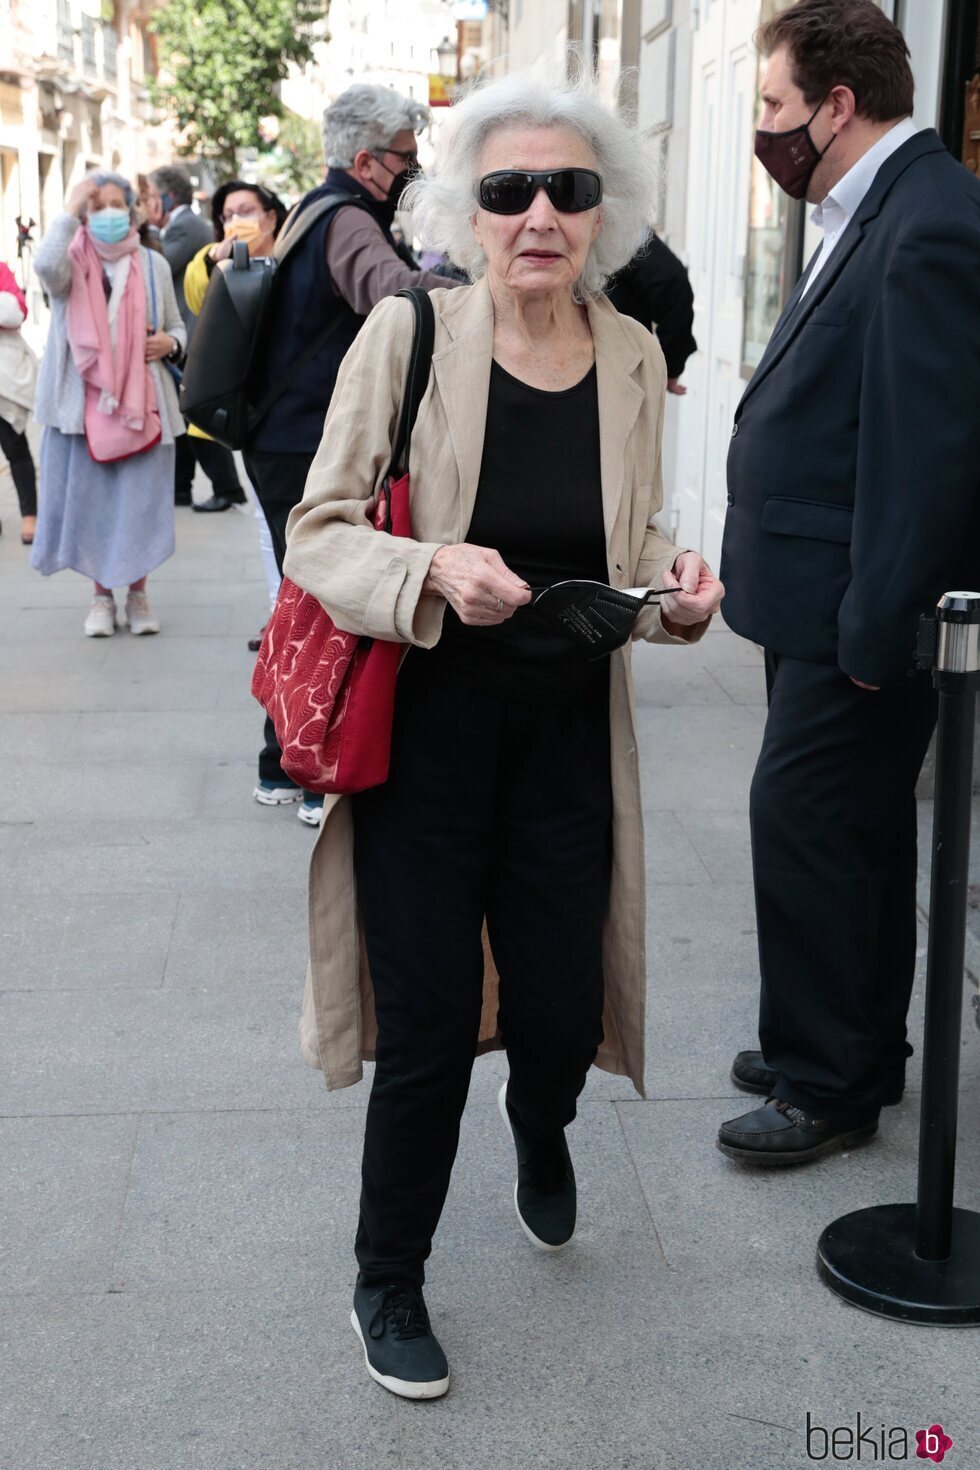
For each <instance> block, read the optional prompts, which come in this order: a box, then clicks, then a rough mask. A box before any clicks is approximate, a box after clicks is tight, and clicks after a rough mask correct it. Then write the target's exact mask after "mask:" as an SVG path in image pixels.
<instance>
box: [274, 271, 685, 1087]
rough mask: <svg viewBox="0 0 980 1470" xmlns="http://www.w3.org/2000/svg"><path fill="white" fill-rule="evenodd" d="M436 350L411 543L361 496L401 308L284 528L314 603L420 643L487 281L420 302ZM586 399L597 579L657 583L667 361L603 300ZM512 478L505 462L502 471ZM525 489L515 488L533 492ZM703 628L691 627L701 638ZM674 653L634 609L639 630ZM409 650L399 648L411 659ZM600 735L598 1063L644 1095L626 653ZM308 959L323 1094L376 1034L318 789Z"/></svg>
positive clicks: (653, 612)
mask: <svg viewBox="0 0 980 1470" xmlns="http://www.w3.org/2000/svg"><path fill="white" fill-rule="evenodd" d="M432 304H433V306H434V307H435V314H436V335H435V350H434V353H433V359H432V376H431V379H430V383H429V388H428V391H427V393H426V395H425V398H424V399H423V402H422V405H421V408H420V410H419V416H418V421H417V423H416V426H415V432H414V434H413V437H412V447H411V475H412V491H411V501H412V527H413V530H414V532H415V536H416V537H417V538H418V539H417V540H407V539H397V538H394V537H391V536H387V535H385V534H384V533H382V532H377V531H374V530H373V529H372V528H371V526H370V522H369V508H370V504H371V501H372V497H373V496H374V495H375V494H376V492H377V490H378V489H379V487H380V485H381V482H382V480H383V478H384V475H385V473H386V472H387V470H388V460H389V457H390V454H391V444H392V441H393V439H394V435H395V430H396V423H397V417H398V412H399V408H400V400H401V393H402V385H403V384H404V382H405V376H406V371H407V366H408V357H409V352H410V349H411V341H412V322H413V315H412V307H411V304H410V303H409V302H408V301H406V300H404V299H399V298H394V297H393V298H391V299H390V300H387V301H383V302H381V304H380V305H379V306H377V307H376V308H375V310H374V311H373V312H372V313H371V315H370V317H369V318H368V320H367V321H366V322H365V324H364V326H363V327H362V329H361V332H360V334H359V335H358V337H357V340H356V341H355V343H354V345H353V347H352V348H351V349H350V352H349V353H348V354H347V357H346V358H345V360H344V363H343V366H342V368H341V371H340V375H339V377H338V379H337V387H336V390H335V392H334V395H333V399H332V402H331V405H330V411H329V413H328V414H327V419H326V423H325V424H324V429H323V439H322V440H321V443H320V448H319V450H318V451H317V455H316V459H315V460H314V462H313V467H312V469H311V471H310V475H309V479H308V481H307V485H306V494H305V497H304V499H303V501H302V502H301V503H300V504H299V505H298V506H296V508H295V509H294V510H293V512H292V515H291V516H290V519H289V526H288V531H287V535H288V542H289V545H288V550H287V553H286V562H285V571H286V575H287V576H288V577H291V578H292V579H293V581H295V582H297V583H298V584H299V585H300V586H301V587H303V588H305V589H306V590H307V591H308V592H311V593H313V594H314V595H315V596H316V597H318V598H319V600H320V602H321V603H322V604H323V606H324V607H325V608H326V609H327V611H328V612H329V613H330V615H331V617H332V618H333V619H334V621H335V622H336V623H337V624H338V626H339V627H342V628H346V629H348V630H349V631H352V632H357V633H363V634H366V635H369V636H371V637H374V638H384V639H388V640H397V641H400V642H404V643H406V644H410V645H416V646H418V647H422V648H431V647H432V646H433V644H435V643H436V642H437V641H438V639H439V635H440V632H441V628H442V617H443V612H444V610H445V605H446V604H445V602H444V601H443V599H441V598H437V597H422V596H421V589H422V583H423V581H424V579H425V576H426V573H427V572H428V568H429V563H430V562H431V560H432V557H433V555H434V553H435V552H436V550H437V549H438V548H439V547H440V546H443V545H446V544H453V543H456V542H461V541H465V539H466V532H467V528H468V526H469V523H470V518H471V516H472V513H473V506H474V502H475V499H476V492H477V483H478V480H479V475H480V464H481V460H482V455H483V434H484V428H485V423H486V410H487V395H488V391H489V383H490V362H491V356H492V350H493V303H492V300H491V297H490V293H489V290H488V288H487V285H486V283H485V282H480V283H478V284H477V285H475V286H472V287H468V288H464V289H462V290H455V291H448V290H446V291H442V290H437V291H434V292H433V293H432ZM589 324H590V326H591V328H592V335H593V338H594V342H595V354H596V373H597V382H598V395H599V424H600V436H601V445H600V465H601V475H602V504H603V516H604V520H605V528H606V546H607V556H608V568H609V581H610V582H611V583H612V584H613V586H616V587H637V586H656V585H660V578H661V576H662V574H663V572H664V571H665V569H666V568H668V567H669V566H670V565H671V564H672V562H673V560H674V558H675V556H676V554H677V549H676V547H674V546H672V545H671V544H670V543H669V542H668V541H666V540H665V539H664V537H663V536H662V535H661V534H660V532H659V531H658V530H657V529H656V527H655V526H654V525H653V524H652V520H651V518H652V516H653V515H654V514H655V513H656V512H657V511H658V510H659V509H660V506H661V501H662V496H663V492H662V484H661V473H660V443H661V430H662V424H663V404H664V389H665V385H666V376H667V375H666V369H665V367H664V359H663V354H662V353H661V351H660V348H659V346H658V345H657V341H656V338H654V337H652V336H651V334H650V333H649V332H648V331H646V330H645V329H644V328H643V327H641V326H640V325H639V324H638V323H637V322H634V321H633V320H632V319H630V318H629V317H622V316H620V315H619V313H618V312H617V311H616V310H615V308H614V307H613V306H612V305H610V303H609V302H608V301H607V300H606V299H605V298H604V297H603V298H600V299H599V300H598V301H596V302H594V303H592V304H591V305H590V306H589ZM514 470H515V473H519V472H520V466H519V465H515V467H514ZM530 488H531V487H529V491H530ZM706 626H707V624H701V625H700V626H699V627H698V628H696V629H694V630H691V634H690V637H691V639H693V638H696V637H699V636H700V635H701V633H702V632H703V631H704V629H705V627H706ZM635 636H637V637H640V638H646V639H650V640H656V641H657V642H671V643H675V642H676V643H679V642H683V641H686V640H684V639H679V638H672V637H671V636H670V635H669V634H668V633H667V632H666V631H665V630H664V628H663V626H662V625H661V622H660V613H659V610H658V609H656V608H648V609H646V610H645V611H644V612H643V613H642V614H641V616H640V619H639V620H638V622H637V627H636V635H635ZM408 656H409V657H411V653H410V652H409V653H408ZM610 696H611V697H610V729H611V737H612V785H613V881H612V891H611V894H610V903H609V911H608V916H607V920H606V928H605V935H604V945H603V965H604V976H605V1013H604V1017H603V1025H604V1029H605V1040H604V1041H603V1044H602V1047H601V1048H600V1051H599V1055H598V1058H597V1064H598V1065H599V1066H600V1067H603V1068H605V1069H606V1071H609V1072H616V1073H621V1074H624V1075H626V1076H628V1077H630V1078H631V1079H632V1081H633V1084H634V1086H635V1087H636V1089H637V1091H638V1092H640V1093H641V1095H642V1094H643V1047H644V1009H645V999H646V983H647V982H646V950H645V933H644V930H645V913H646V900H645V885H644V868H643V821H642V812H641V801H640V777H639V762H638V757H637V743H636V742H637V736H636V710H635V704H634V698H633V684H632V677H631V673H630V658H629V648H625V649H620V650H618V651H617V652H616V653H614V654H613V656H612V669H611V677H610ZM309 928H310V966H309V971H308V974H307V982H306V991H305V994H304V997H303V1008H302V1017H301V1020H300V1044H301V1047H302V1052H303V1056H304V1057H305V1059H306V1060H307V1061H308V1062H309V1063H310V1064H311V1065H312V1066H314V1067H320V1068H322V1071H323V1075H324V1080H325V1082H326V1084H327V1086H328V1087H329V1088H336V1087H346V1086H349V1085H350V1084H351V1083H353V1082H357V1081H358V1080H359V1078H360V1077H361V1075H362V1067H361V1062H362V1059H364V1058H370V1057H371V1056H372V1054H373V1046H374V1040H375V1036H376V1026H375V1020H374V1008H373V999H372V991H371V978H370V975H369V973H368V968H367V960H366V956H365V951H364V943H363V936H362V933H361V928H360V921H359V916H358V910H357V892H356V887H355V882H354V871H353V846H352V828H351V811H350V799H349V798H348V797H345V796H333V797H331V796H328V797H327V798H326V800H325V802H324V813H323V824H322V827H321V830H320V835H319V838H318V840H317V844H316V847H315V848H314V851H313V856H312V859H311V864H310V890H309ZM484 948H485V951H486V954H487V964H486V971H485V977H484V1005H483V1018H482V1024H481V1028H480V1038H479V1046H478V1050H479V1051H486V1050H488V1049H490V1048H492V1047H499V1046H500V1045H501V1040H500V1035H499V1033H498V1031H497V976H496V972H495V970H494V967H493V960H492V956H491V955H490V953H489V949H488V947H487V945H486V938H485V936H484Z"/></svg>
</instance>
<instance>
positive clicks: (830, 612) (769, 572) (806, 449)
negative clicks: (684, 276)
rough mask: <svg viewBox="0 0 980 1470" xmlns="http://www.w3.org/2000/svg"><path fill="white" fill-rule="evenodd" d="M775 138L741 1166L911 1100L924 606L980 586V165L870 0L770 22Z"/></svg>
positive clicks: (743, 415)
mask: <svg viewBox="0 0 980 1470" xmlns="http://www.w3.org/2000/svg"><path fill="white" fill-rule="evenodd" d="M758 39H759V44H760V48H761V50H762V52H763V54H764V55H766V56H767V57H768V66H767V69H766V74H765V78H764V81H763V86H762V100H763V104H764V113H763V117H762V128H761V129H760V131H759V134H758V135H757V142H756V152H757V154H758V156H759V158H760V159H761V160H762V162H763V163H764V164H765V166H766V167H767V168H768V170H769V172H770V173H771V174H772V175H773V177H774V178H775V179H776V180H777V182H779V183H780V184H781V185H782V186H783V187H784V188H785V189H786V191H787V192H788V193H790V194H792V195H793V196H794V197H796V198H801V197H803V196H804V195H805V197H806V198H807V200H808V201H809V202H810V203H811V204H816V205H817V206H818V208H817V210H816V211H815V214H814V219H815V221H816V223H818V224H819V225H822V228H823V231H824V238H823V242H822V244H821V246H820V249H819V250H818V252H817V254H816V255H815V256H814V258H813V260H812V261H811V262H810V264H809V266H808V268H807V271H806V272H805V274H804V276H803V278H802V280H801V281H800V283H799V285H798V286H797V289H796V291H795V292H794V294H793V296H792V297H791V298H790V301H789V302H788V304H787V307H786V309H785V311H784V312H783V315H782V316H781V318H780V320H779V322H778V323H777V325H776V329H775V331H774V332H773V335H772V339H771V340H770V342H769V345H768V347H767V349H766V352H765V355H764V356H763V359H762V361H761V362H760V364H759V366H758V368H757V370H756V372H755V375H754V377H753V378H752V380H751V382H750V383H749V385H748V387H747V388H746V391H745V394H744V395H743V398H742V401H741V403H740V404H739V408H738V412H737V414H736V418H735V426H734V428H733V430H732V444H731V449H730V453H729V461H728V484H729V496H728V504H729V510H728V518H727V523H726V527H725V540H724V549H723V554H722V567H721V575H722V577H723V579H724V582H725V585H726V587H727V588H728V595H727V597H726V600H725V616H726V619H727V621H728V623H729V625H730V626H731V627H732V628H733V629H734V630H735V632H737V633H740V634H742V635H743V637H746V638H751V639H753V640H754V641H755V642H756V643H759V644H761V645H762V646H763V648H764V649H765V659H766V676H767V681H768V689H769V717H768V721H767V724H766V731H765V736H764V739H763V745H762V751H761V754H760V756H759V763H758V766H757V767H756V773H755V778H754V780H753V784H752V793H751V825H752V853H753V868H754V877H755V889H756V910H757V917H758V933H759V952H760V967H761V979H762V990H761V1004H760V1021H759V1042H760V1050H759V1051H750V1052H740V1053H739V1055H738V1056H737V1057H736V1059H735V1064H734V1067H733V1071H732V1077H733V1080H734V1081H735V1083H736V1084H737V1085H738V1086H739V1087H741V1088H743V1090H745V1091H747V1092H754V1093H758V1094H760V1095H761V1096H762V1097H763V1098H765V1099H767V1101H766V1102H765V1105H764V1106H760V1107H758V1108H756V1109H755V1110H754V1111H752V1112H750V1113H747V1114H746V1115H745V1116H744V1117H741V1118H736V1119H733V1120H732V1121H731V1122H728V1123H725V1124H723V1125H722V1128H721V1130H720V1133H719V1137H718V1143H719V1147H720V1148H721V1149H722V1151H723V1152H724V1153H725V1154H726V1155H728V1156H729V1157H731V1158H733V1159H736V1160H739V1161H740V1162H744V1163H753V1164H786V1163H802V1162H805V1161H807V1160H809V1159H812V1158H815V1157H818V1156H819V1155H821V1154H823V1153H826V1152H828V1151H830V1150H834V1149H837V1148H841V1147H845V1146H849V1145H852V1144H856V1143H859V1142H862V1141H864V1140H865V1139H867V1138H869V1137H870V1136H871V1135H872V1134H873V1133H874V1132H875V1130H876V1128H877V1123H878V1114H879V1110H880V1108H881V1107H882V1105H887V1104H889V1103H894V1102H897V1101H898V1100H899V1098H900V1097H901V1095H902V1090H903V1087H904V1080H905V1062H906V1057H907V1056H908V1055H909V1054H910V1052H911V1048H910V1047H909V1045H908V1043H907V1041H906V1013H907V1010H908V1003H909V997H910V995H911V989H912V978H913V970H914V964H915V878H916V826H915V802H914V791H915V782H916V778H917V776H918V772H919V768H920V765H921V763H922V759H923V756H924V753H925V751H926V748H927V745H928V742H929V738H930V734H931V732H932V729H933V726H934V723H935V696H934V693H933V690H932V686H931V680H930V678H929V676H928V674H924V673H916V672H915V671H914V667H913V661H914V660H913V656H914V645H915V636H916V628H917V623H918V618H919V615H920V614H921V613H924V612H928V611H929V610H930V609H931V608H933V607H934V605H935V603H936V601H937V599H938V598H939V596H940V595H941V594H942V593H943V592H944V591H946V590H950V589H953V588H958V587H968V588H978V587H980V494H978V486H980V413H978V409H977V405H978V403H980V183H978V181H977V180H976V179H975V178H974V177H973V176H972V175H970V174H969V173H968V172H967V171H966V169H964V168H962V167H961V166H960V165H959V164H958V163H956V162H955V161H954V160H953V158H952V157H951V156H950V155H949V154H948V153H947V152H946V150H945V149H944V148H943V145H942V143H941V142H940V140H939V138H938V136H937V135H936V133H935V132H933V131H931V130H928V131H925V132H917V131H916V130H915V128H914V127H913V125H912V123H911V120H910V117H909V114H910V113H911V111H912V92H913V82H912V74H911V71H910V69H909V65H908V52H907V48H906V46H905V42H904V39H903V38H902V35H901V33H900V32H899V31H898V29H897V28H896V27H895V26H894V25H893V24H892V23H891V21H889V20H888V19H887V18H886V17H885V15H884V14H883V12H882V11H881V10H879V9H878V7H877V6H876V5H875V4H874V3H873V0H799V3H798V4H796V5H794V6H793V7H792V8H790V9H788V10H785V11H783V12H781V13H780V14H779V15H777V16H776V17H775V19H774V20H772V21H770V22H769V24H768V25H766V26H764V27H763V28H762V30H761V32H760V35H759V38H758Z"/></svg>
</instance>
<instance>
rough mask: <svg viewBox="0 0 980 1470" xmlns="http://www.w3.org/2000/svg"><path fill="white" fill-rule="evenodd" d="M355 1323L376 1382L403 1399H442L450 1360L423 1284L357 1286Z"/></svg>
mask: <svg viewBox="0 0 980 1470" xmlns="http://www.w3.org/2000/svg"><path fill="white" fill-rule="evenodd" d="M350 1320H351V1326H352V1327H353V1328H354V1331H355V1332H356V1333H357V1335H358V1337H359V1338H360V1339H361V1345H362V1347H363V1348H364V1364H365V1367H366V1368H367V1370H368V1372H369V1373H370V1375H371V1377H372V1378H373V1379H374V1380H375V1382H376V1383H380V1384H381V1385H382V1387H383V1388H387V1389H388V1390H390V1392H391V1393H397V1394H398V1395H400V1397H401V1398H403V1399H438V1398H441V1397H442V1395H443V1394H444V1393H445V1392H446V1391H447V1389H448V1388H449V1364H448V1363H447V1362H446V1355H445V1353H444V1352H443V1350H442V1348H441V1347H440V1346H439V1344H438V1342H437V1341H436V1339H435V1337H434V1335H433V1332H432V1328H431V1326H430V1325H429V1314H428V1312H427V1311H426V1310H425V1302H424V1301H423V1299H422V1290H421V1288H420V1287H418V1286H414V1285H413V1284H412V1283H411V1282H409V1281H389V1282H388V1283H387V1284H386V1285H383V1286H365V1285H364V1283H363V1282H361V1281H358V1282H356V1284H355V1286H354V1310H353V1311H352V1312H351V1314H350Z"/></svg>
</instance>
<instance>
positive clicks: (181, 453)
mask: <svg viewBox="0 0 980 1470" xmlns="http://www.w3.org/2000/svg"><path fill="white" fill-rule="evenodd" d="M195 465H200V466H201V469H202V470H203V471H204V473H205V474H206V475H207V477H208V479H209V480H210V481H211V488H212V489H213V491H214V493H215V495H223V496H224V498H225V499H226V500H238V501H243V500H244V499H245V491H244V490H243V489H242V483H241V481H240V480H239V478H238V471H237V469H236V468H235V456H234V455H233V454H232V452H231V450H230V449H226V448H225V446H224V445H223V444H216V443H215V441H214V440H213V439H198V438H197V436H196V435H192V434H179V435H178V436H177V440H176V457H175V460H174V499H175V500H176V501H177V502H178V503H184V504H189V503H190V499H191V486H192V485H193V483H194V467H195Z"/></svg>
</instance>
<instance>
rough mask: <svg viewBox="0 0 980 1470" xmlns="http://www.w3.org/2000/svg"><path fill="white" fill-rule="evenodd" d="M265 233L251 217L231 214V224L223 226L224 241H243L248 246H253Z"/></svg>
mask: <svg viewBox="0 0 980 1470" xmlns="http://www.w3.org/2000/svg"><path fill="white" fill-rule="evenodd" d="M265 233H266V232H265V230H263V228H262V226H261V225H260V224H259V222H258V220H257V219H256V218H255V217H254V216H253V215H242V214H233V215H232V217H231V222H230V223H229V224H227V225H225V239H226V240H244V241H245V242H246V244H248V245H254V244H255V242H256V241H257V240H261V239H262V238H263V236H264V235H265Z"/></svg>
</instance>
